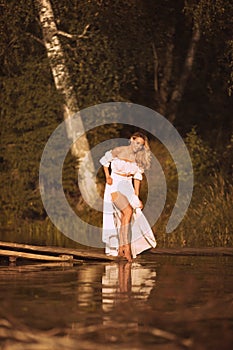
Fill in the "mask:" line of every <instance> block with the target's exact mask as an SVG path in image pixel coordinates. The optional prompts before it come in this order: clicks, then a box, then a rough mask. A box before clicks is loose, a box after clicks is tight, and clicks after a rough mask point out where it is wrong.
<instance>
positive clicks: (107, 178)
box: [103, 166, 112, 185]
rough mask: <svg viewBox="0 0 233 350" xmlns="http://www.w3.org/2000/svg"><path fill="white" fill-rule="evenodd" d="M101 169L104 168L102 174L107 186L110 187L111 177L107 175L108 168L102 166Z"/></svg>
mask: <svg viewBox="0 0 233 350" xmlns="http://www.w3.org/2000/svg"><path fill="white" fill-rule="evenodd" d="M103 168H104V174H105V178H106V182H107V184H108V185H112V178H111V176H110V174H109V168H108V167H106V166H104V167H103Z"/></svg>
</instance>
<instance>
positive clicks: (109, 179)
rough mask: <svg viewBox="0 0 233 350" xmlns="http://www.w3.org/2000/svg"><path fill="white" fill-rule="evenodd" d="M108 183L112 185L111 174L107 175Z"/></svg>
mask: <svg viewBox="0 0 233 350" xmlns="http://www.w3.org/2000/svg"><path fill="white" fill-rule="evenodd" d="M106 183H107V184H108V185H112V178H111V176H107V177H106Z"/></svg>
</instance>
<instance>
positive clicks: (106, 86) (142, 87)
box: [0, 0, 233, 245]
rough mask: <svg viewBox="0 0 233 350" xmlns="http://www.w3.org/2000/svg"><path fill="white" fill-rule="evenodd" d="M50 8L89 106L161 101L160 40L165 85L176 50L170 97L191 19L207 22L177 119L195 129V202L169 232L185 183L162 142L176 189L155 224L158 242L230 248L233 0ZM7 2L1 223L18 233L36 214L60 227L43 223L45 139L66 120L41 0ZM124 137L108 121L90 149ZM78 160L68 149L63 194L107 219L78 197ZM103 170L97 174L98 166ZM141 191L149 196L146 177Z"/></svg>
mask: <svg viewBox="0 0 233 350" xmlns="http://www.w3.org/2000/svg"><path fill="white" fill-rule="evenodd" d="M51 4H52V7H53V10H54V14H55V18H56V23H57V26H58V29H59V30H61V31H64V32H67V33H69V34H72V35H73V38H72V39H70V38H68V37H66V36H62V35H59V38H60V40H61V43H62V47H63V49H64V52H65V55H66V58H67V65H68V68H69V71H70V73H71V78H72V83H73V86H74V88H75V91H76V95H77V98H78V103H79V106H80V108H81V109H82V108H85V107H88V106H91V105H94V104H97V103H102V102H108V101H131V102H135V103H139V104H142V105H146V106H149V107H152V108H155V109H156V108H157V107H158V106H159V104H160V103H161V101H160V100H159V98H158V95H157V94H156V93H155V90H154V77H155V71H154V69H155V57H154V55H153V50H152V44H154V45H155V47H156V50H157V55H158V85H159V87H160V86H161V84H162V83H163V78H164V68H165V66H166V62H167V53H168V50H169V49H171V48H172V50H171V51H172V67H169V68H171V78H170V81H169V89H170V90H169V91H170V92H169V94H171V93H172V91H173V88H174V86H175V85H176V83H177V81H178V80H179V78H180V74H181V72H182V69H183V63H184V59H185V55H186V52H187V49H188V47H189V44H190V37H191V32H192V27H193V25H194V24H197V23H200V25H201V33H202V37H201V40H200V43H199V46H198V50H197V54H196V57H195V60H194V66H193V72H192V74H191V76H190V79H189V83H188V86H186V91H185V95H184V98H183V100H182V102H181V104H180V106H179V111H178V115H177V119H176V126H177V128H178V129H179V131H180V132H181V134H183V135H185V134H187V137H186V138H185V142H186V144H187V147H188V148H189V151H190V155H191V158H192V163H193V168H194V175H195V189H194V194H193V199H192V203H191V207H190V209H189V211H188V213H187V215H186V217H185V219H184V221H183V222H182V223H181V225H180V226H179V227H178V229H177V230H176V231H175V232H174V233H173V234H170V235H169V236H168V235H166V234H164V232H165V230H164V227H165V224H166V222H167V219H168V217H169V215H170V212H171V209H172V206H173V205H174V203H175V200H176V193H177V182H178V179H177V172H176V168H175V166H174V163H173V162H172V159H171V157H170V156H169V154H168V153H167V151H166V150H165V148H164V147H163V146H162V145H160V144H158V143H154V144H153V145H152V146H153V151H154V153H155V154H156V156H157V157H158V159H159V161H160V163H161V165H162V168H163V170H164V174H165V177H166V180H167V186H168V198H167V202H166V207H165V210H164V212H163V215H162V216H161V218H160V221H159V222H158V223H157V224H156V231H157V234H158V240H159V244H160V245H176V244H177V245H184V244H187V245H192V244H195V245H199V244H200V245H211V244H213V245H215V244H216V245H217V244H218V245H220V244H223V245H227V244H232V238H231V236H230V234H231V232H232V226H231V223H230V222H231V221H230V220H231V219H230V196H231V195H232V187H231V185H230V184H229V182H230V181H231V178H232V160H231V156H232V148H233V138H231V140H230V142H226V140H228V139H229V137H230V136H231V133H232V112H231V111H232V107H233V106H232V101H231V100H230V99H229V96H228V93H229V94H230V93H231V91H232V59H231V58H232V52H233V51H232V37H231V26H232V15H233V6H232V4H231V2H230V1H224V0H217V1H214V2H213V1H210V0H201V1H191V0H190V1H184V2H183V1H178V2H174V1H171V0H156V1H154V0H148V1H141V0H136V1H123V0H117V1H110V0H103V1H99V0H94V1H86V0H72V1H70V0H62V1H60V0H59V1H58V0H52V1H51ZM0 7H1V11H2V18H1V19H2V21H1V27H0V30H1V36H0V63H1V65H0V74H1V115H0V117H1V131H0V132H1V150H0V170H1V172H0V181H1V192H0V203H1V209H2V210H1V214H0V219H1V222H2V226H3V227H8V228H13V229H16V228H17V227H18V231H17V233H18V235H19V234H21V232H23V230H26V227H28V226H27V225H28V222H30V230H31V231H33V232H37V233H38V232H40V233H41V234H43V232H47V231H48V232H50V233H51V232H52V233H51V235H53V234H54V235H56V233H54V231H53V229H52V228H51V223H49V224H48V223H47V221H46V219H45V217H46V213H45V212H44V209H43V205H42V203H41V199H40V193H39V188H38V170H39V162H40V158H41V155H42V152H43V149H44V146H45V144H46V142H47V140H48V138H49V136H50V134H51V133H52V132H53V130H54V129H55V128H56V126H57V125H58V124H59V123H60V122H61V121H62V120H63V115H62V103H63V99H62V97H61V96H60V95H59V94H58V93H57V91H56V90H55V87H54V82H53V77H52V75H51V71H50V67H49V62H48V59H47V58H46V50H45V48H44V46H43V42H42V33H41V28H40V25H39V23H38V20H37V17H38V14H37V12H36V9H35V6H34V1H32V0H28V1H24V0H19V1H16V0H2V1H1V4H0ZM87 25H89V27H88V29H87V31H86V33H85V35H83V36H81V37H80V35H81V34H82V33H83V30H84V28H85V27H86V26H87ZM78 36H79V37H78ZM169 96H170V95H169ZM169 96H168V97H169ZM168 103H169V98H168ZM194 126H197V128H196V129H195V128H193V127H194ZM190 130H191V131H190ZM196 130H198V133H199V134H198V133H197V131H196ZM119 134H120V126H119V125H117V126H116V125H111V126H108V127H106V126H104V127H101V128H98V129H94V130H92V131H90V132H89V133H88V139H89V141H90V145H91V147H94V146H95V145H97V144H98V143H99V142H102V141H104V140H105V139H106V138H112V137H116V136H118V135H119ZM76 165H77V164H76V163H74V159H73V158H72V157H71V156H70V154H68V155H67V158H66V161H65V164H64V171H63V185H64V191H65V194H66V197H67V199H68V201H69V203H70V204H71V206H72V208H74V210H76V211H77V212H79V214H80V215H82V217H83V218H84V219H85V220H87V221H88V220H90V219H91V220H92V217H93V216H94V217H95V218H96V222H98V224H100V216H99V215H96V213H93V212H92V211H91V210H90V208H87V207H85V206H83V205H80V192H79V189H78V184H77V179H76V176H75V166H76ZM184 175H185V174H184ZM99 178H100V182H101V180H103V176H102V174H99ZM100 186H101V185H100ZM142 196H143V198H144V199H145V198H146V196H147V187H146V183H145V187H144V190H143V191H142ZM81 204H82V203H81ZM222 208H223V209H224V211H223V210H222ZM38 220H39V221H38ZM40 220H41V221H40ZM224 220H225V221H224ZM21 225H22V230H21V231H20V226H21ZM46 234H47V233H46ZM43 242H44V241H43ZM61 244H64V242H61Z"/></svg>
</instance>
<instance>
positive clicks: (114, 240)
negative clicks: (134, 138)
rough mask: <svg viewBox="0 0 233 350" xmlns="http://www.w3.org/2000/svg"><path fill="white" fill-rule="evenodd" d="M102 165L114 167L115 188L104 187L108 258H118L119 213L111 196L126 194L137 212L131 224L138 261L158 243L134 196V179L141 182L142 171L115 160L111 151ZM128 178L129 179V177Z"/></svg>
mask: <svg viewBox="0 0 233 350" xmlns="http://www.w3.org/2000/svg"><path fill="white" fill-rule="evenodd" d="M100 163H101V164H102V165H103V166H105V167H109V166H110V165H111V177H112V179H113V183H112V185H108V184H106V185H105V191H104V207H103V234H102V240H103V242H104V243H105V253H106V254H107V255H113V256H117V255H118V247H119V229H120V216H121V213H120V211H119V210H118V209H117V208H116V206H115V205H114V204H113V202H112V198H111V193H113V192H117V191H119V192H121V193H122V194H124V195H125V196H126V197H127V199H128V201H129V203H130V205H131V206H132V208H133V209H134V212H133V216H132V220H131V251H132V256H133V258H135V257H136V256H137V255H138V254H140V253H141V252H143V251H144V250H146V249H149V248H152V247H156V240H155V237H154V234H153V232H152V230H151V227H150V225H149V223H148V221H147V220H146V218H145V216H144V214H143V213H142V211H141V209H140V208H139V205H140V201H139V198H138V197H137V196H136V195H135V193H134V187H133V183H132V179H137V180H142V174H143V169H141V168H140V167H139V166H138V165H137V164H136V162H130V161H126V160H124V159H120V158H118V157H115V158H113V156H112V152H111V151H108V152H106V153H105V155H104V156H103V157H102V158H101V159H100ZM126 175H127V176H126Z"/></svg>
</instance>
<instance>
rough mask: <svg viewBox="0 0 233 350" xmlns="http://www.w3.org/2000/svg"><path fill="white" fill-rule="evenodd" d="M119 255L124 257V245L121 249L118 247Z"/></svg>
mask: <svg viewBox="0 0 233 350" xmlns="http://www.w3.org/2000/svg"><path fill="white" fill-rule="evenodd" d="M118 256H120V257H124V256H125V254H124V246H122V245H121V246H120V247H119V249H118Z"/></svg>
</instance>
